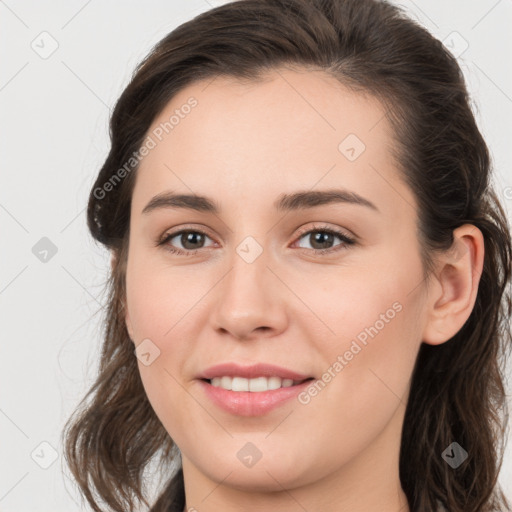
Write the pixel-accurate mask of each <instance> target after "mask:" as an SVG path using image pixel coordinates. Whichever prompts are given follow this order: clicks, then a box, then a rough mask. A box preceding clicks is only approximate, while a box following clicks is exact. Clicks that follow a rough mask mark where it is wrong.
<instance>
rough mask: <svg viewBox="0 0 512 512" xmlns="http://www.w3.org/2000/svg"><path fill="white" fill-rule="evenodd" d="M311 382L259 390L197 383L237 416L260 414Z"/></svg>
mask: <svg viewBox="0 0 512 512" xmlns="http://www.w3.org/2000/svg"><path fill="white" fill-rule="evenodd" d="M311 382H313V380H307V381H304V382H303V383H301V384H297V385H296V386H289V387H287V388H279V389H272V390H270V391H259V392H251V391H229V390H227V389H224V388H221V387H218V386H212V385H211V384H210V383H209V382H206V381H204V380H199V385H200V386H201V387H202V388H203V389H204V391H205V393H206V395H207V396H208V398H210V400H212V402H213V403H214V404H216V405H217V406H219V407H220V408H221V409H224V410H225V411H226V412H229V413H231V414H236V415H238V416H261V415H263V414H266V413H268V412H270V411H272V410H273V409H275V408H277V407H279V406H280V405H283V404H284V403H285V402H286V401H288V400H290V399H292V398H293V397H295V396H297V395H298V394H299V393H300V392H301V391H303V390H304V389H305V388H306V387H307V386H308V385H309V384H311Z"/></svg>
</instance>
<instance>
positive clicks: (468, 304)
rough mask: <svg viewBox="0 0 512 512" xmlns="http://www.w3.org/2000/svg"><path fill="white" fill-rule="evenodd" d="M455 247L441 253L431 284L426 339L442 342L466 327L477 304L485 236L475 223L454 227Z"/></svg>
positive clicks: (437, 342) (425, 340)
mask: <svg viewBox="0 0 512 512" xmlns="http://www.w3.org/2000/svg"><path fill="white" fill-rule="evenodd" d="M453 236H454V241H453V244H452V247H451V248H450V249H449V250H448V251H445V252H444V253H441V255H440V256H439V259H438V264H437V265H436V272H435V276H432V277H433V280H432V285H431V287H429V297H428V301H427V307H428V311H427V322H426V325H425V329H424V331H423V341H424V342H425V343H428V344H429V345H439V344H441V343H444V342H445V341H448V340H449V339H450V338H452V337H453V336H454V335H455V334H457V332H459V331H460V329H462V327H463V325H464V324H465V323H466V320H467V319H468V318H469V316H470V315H471V312H472V310H473V307H474V305H475V301H476V296H477V292H478V285H479V283H480V276H481V274H482V268H483V263H484V251H485V248H484V237H483V235H482V232H481V231H480V230H479V229H478V228H477V227H476V226H473V225H472V224H464V225H463V226H460V227H459V228H457V229H455V230H454V231H453Z"/></svg>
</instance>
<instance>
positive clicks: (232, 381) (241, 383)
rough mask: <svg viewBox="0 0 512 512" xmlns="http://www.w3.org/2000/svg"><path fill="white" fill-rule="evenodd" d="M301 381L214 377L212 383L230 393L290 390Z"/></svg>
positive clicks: (275, 378) (271, 378) (279, 378)
mask: <svg viewBox="0 0 512 512" xmlns="http://www.w3.org/2000/svg"><path fill="white" fill-rule="evenodd" d="M299 382H301V381H294V380H292V379H281V377H268V378H267V377H256V378H254V379H245V378H244V377H229V376H224V377H214V378H213V379H211V381H210V383H211V385H212V386H215V387H221V388H223V389H227V390H230V391H252V392H255V393H257V392H259V391H270V390H272V389H279V388H289V387H290V386H295V385H296V384H299Z"/></svg>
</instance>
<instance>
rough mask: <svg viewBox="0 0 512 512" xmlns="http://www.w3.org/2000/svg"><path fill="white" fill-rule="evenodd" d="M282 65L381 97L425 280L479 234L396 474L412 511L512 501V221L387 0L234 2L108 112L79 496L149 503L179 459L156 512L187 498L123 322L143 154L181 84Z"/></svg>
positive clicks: (480, 142) (454, 82)
mask: <svg viewBox="0 0 512 512" xmlns="http://www.w3.org/2000/svg"><path fill="white" fill-rule="evenodd" d="M280 66H296V67H297V68H304V69H316V70H323V71H325V72H326V73H328V74H330V75H331V76H333V77H335V78H336V79H338V80H339V82H340V83H342V84H344V85H345V86H348V87H350V88H352V89H354V90H359V91H362V92H368V93H370V94H373V95H375V96H376V97H377V98H379V99H380V100H381V101H382V103H383V104H384V105H385V107H386V108H387V117H388V119H389V121H390V122H391V123H392V126H393V129H394V134H395V138H396V145H395V146H396V147H395V152H396V155H395V157H396V160H397V162H398V164H399V166H400V169H401V171H402V174H403V178H404V180H405V181H406V183H407V184H408V185H409V187H410V188H411V190H412V191H413V193H414V195H415V197H416V199H417V203H418V218H419V226H418V233H419V238H420V241H421V247H422V258H423V262H424V270H425V276H427V277H428V276H429V275H430V272H431V270H432V262H433V258H434V255H435V253H436V252H438V251H444V250H447V249H449V248H450V247H451V245H452V242H453V230H454V229H455V228H457V227H459V226H461V225H463V224H465V223H470V224H473V225H475V226H477V227H478V228H479V229H480V230H481V231H482V233H483V236H484V239H485V259H484V267H483V273H482V275H481V279H480V284H479V289H478V295H477V298H476V303H475V306H474V308H473V311H472V313H471V315H470V317H469V319H468V320H467V322H466V323H465V325H464V326H463V327H462V328H461V330H460V331H459V332H458V333H457V334H456V335H455V336H454V337H453V338H452V339H450V340H449V341H448V342H446V343H443V344H441V345H438V346H432V345H427V344H424V343H423V344H422V345H421V347H420V350H419V353H418V356H417V361H416V365H415V368H414V371H413V376H412V381H411V389H410V394H409V400H408V403H407V408H406V414H405V420H404V425H403V430H402V438H401V449H400V467H399V473H400V480H401V484H402V488H403V490H404V492H405V494H406V496H407V499H408V502H409V507H410V510H411V511H421V512H424V511H425V510H429V511H430V510H435V509H436V506H437V504H439V503H441V504H442V505H443V506H444V507H446V508H447V509H448V510H450V512H458V511H461V512H462V511H464V512H485V511H497V510H501V511H502V510H504V508H503V507H504V506H506V507H507V510H510V505H509V504H508V502H507V500H506V498H505V496H504V495H503V493H502V491H501V489H500V490H499V492H498V491H497V488H499V486H498V483H497V478H498V474H499V470H500V468H501V458H502V443H503V440H504V438H505V432H506V425H507V421H508V410H507V403H506V400H505V391H504V381H503V372H504V366H503V368H502V367H500V364H503V365H505V364H506V356H507V355H508V351H509V350H510V348H511V346H512V343H511V341H512V340H511V335H510V332H509V331H508V328H507V319H508V318H509V316H510V313H511V308H512V301H511V293H510V289H509V285H510V266H511V252H512V246H511V238H510V230H509V226H508V223H507V219H506V215H505V213H504V211H503V209H502V207H501V205H500V203H499V201H498V199H497V197H496V194H495V192H494V191H493V188H492V183H491V174H490V172H491V165H490V156H489V152H488V148H487V146H486V143H485V141H484V139H483V138H482V135H481V133H480V131H479V130H478V127H477V125H476V122H475V119H474V116H473V114H472V111H471V109H470V98H469V96H468V92H467V90H466V86H465V82H464V77H463V74H462V72H461V70H460V68H459V66H458V64H457V61H456V60H455V58H454V57H453V56H452V55H451V54H450V53H449V52H448V51H447V50H446V49H445V48H444V47H443V45H442V44H441V42H439V41H438V40H437V39H435V38H434V37H432V36H431V35H430V34H429V33H428V31H427V30H425V29H424V28H423V27H421V26H420V25H418V24H417V23H415V22H414V21H412V20H411V19H410V18H408V17H407V16H406V15H405V14H404V13H403V12H402V11H401V10H400V9H399V8H398V7H396V6H393V5H391V4H390V3H388V2H385V1H377V0H293V1H290V0H241V1H236V2H232V3H228V4H225V5H222V6H220V7H217V8H215V9H211V10H209V11H207V12H205V13H203V14H201V15H199V16H197V17H195V18H194V19H192V20H191V21H189V22H187V23H184V24H182V25H180V26H179V27H178V28H176V29H175V30H174V31H172V32H171V33H170V34H169V35H167V36H166V37H165V38H164V39H162V40H161V41H160V42H159V43H158V44H157V45H156V46H155V47H154V48H153V49H152V51H151V52H150V53H149V55H148V56H147V57H146V58H145V59H144V60H143V62H142V63H141V64H140V65H139V66H138V67H137V69H136V70H135V72H134V75H133V77H132V80H131V82H130V83H129V85H128V86H127V87H126V89H125V90H124V92H123V93H122V95H121V97H120V98H119V100H118V101H117V104H116V106H115V109H114V111H113V113H112V117H111V121H110V137H111V148H110V152H109V154H108V156H107V158H106V161H105V163H104V165H103V167H102V168H101V170H100V172H99V175H98V177H97V179H96V182H95V183H94V186H93V189H92V190H91V194H90V197H89V204H88V211H87V220H88V226H89V229H90V232H91V233H92V236H93V237H94V238H95V239H96V240H97V241H98V242H100V243H102V244H104V245H105V246H106V247H107V248H108V249H110V250H112V252H113V253H114V254H115V255H116V256H117V258H116V261H115V265H114V268H113V271H112V274H111V276H110V278H109V281H108V293H109V295H108V299H109V302H108V307H107V311H106V322H105V337H104V344H103V348H102V353H101V360H100V368H99V374H98V377H97V380H96V382H95V383H94V385H93V386H92V388H91V389H90V391H89V392H88V394H87V395H86V397H85V398H84V399H83V401H82V402H81V404H80V407H79V408H78V409H77V411H76V412H75V414H74V415H73V416H72V417H71V418H70V419H69V420H68V423H67V425H66V429H65V433H64V437H65V455H66V459H67V462H68V464H69V466H70V469H71V471H72V473H73V475H74V477H75V478H76V481H77V483H78V485H79V486H80V489H81V491H82V493H83V495H84V496H85V498H86V499H87V500H88V502H89V503H90V505H91V506H92V508H93V509H94V510H95V511H100V510H102V508H100V504H99V503H100V500H102V501H103V502H104V503H105V504H106V505H107V506H108V507H109V510H110V509H111V510H114V511H119V512H121V511H126V510H132V509H133V507H134V504H135V503H136V502H143V503H145V504H146V505H148V502H147V499H146V496H145V487H144V486H145V480H144V473H145V471H146V470H147V468H148V464H149V463H150V462H152V461H155V460H158V461H159V462H160V465H159V468H161V469H162V474H163V470H164V468H169V467H170V466H169V463H171V462H174V463H177V468H178V471H177V472H176V473H175V474H169V477H168V478H169V479H168V481H167V482H166V483H165V486H164V488H163V490H162V493H161V495H160V498H159V500H158V501H157V503H156V504H153V508H152V509H151V510H153V511H154V512H156V511H164V510H169V508H170V506H171V505H172V504H173V503H174V506H176V507H177V508H178V509H179V510H181V508H183V506H184V489H183V474H182V471H181V465H180V452H179V450H178V449H177V446H176V445H175V444H174V443H173V441H172V439H171V438H170V436H169V435H168V433H167V432H166V431H165V429H164V427H163V426H162V424H161V423H160V421H159V420H158V418H157V417H156V415H155V413H154V411H153V409H152V407H151V405H150V403H149V401H148V399H147V397H146V394H145V392H144V389H143V386H142V382H141V379H140V375H139V372H138V368H137V360H136V357H135V355H134V346H133V343H132V341H131V340H130V338H129V336H128V333H127V330H126V325H125V321H124V301H125V275H126V258H127V250H128V249H127V247H128V236H129V224H130V205H131V197H132V191H133V185H134V177H135V174H136V170H137V162H136V159H134V158H132V157H133V155H134V153H136V152H137V151H138V149H139V148H140V147H141V145H142V143H143V142H144V140H145V137H146V134H147V131H148V129H149V127H150V126H151V124H152V122H153V120H154V119H155V118H156V116H157V115H158V114H159V113H160V112H161V111H162V109H163V108H164V107H165V106H166V104H167V103H168V102H169V101H170V100H171V99H172V98H173V97H174V96H175V94H176V93H177V92H178V91H180V90H182V89H184V88H185V87H187V86H188V85H190V84H192V83H193V82H195V81H198V80H202V79H214V78H215V77H217V76H221V75H224V76H231V77H235V78H237V79H239V80H246V81H256V80H258V79H259V78H261V77H262V76H264V73H265V72H267V71H272V70H273V69H278V68H279V67H280ZM127 162H129V164H128V166H126V165H125V164H126V163H127ZM121 168H123V169H124V170H125V172H121ZM107 183H109V184H110V185H109V186H107ZM453 441H456V442H457V443H459V444H460V445H461V446H462V447H463V448H464V449H465V450H466V451H467V452H468V455H469V456H468V458H467V459H466V460H465V462H464V463H463V464H462V465H461V466H460V467H458V468H457V469H456V470H455V469H453V468H452V467H450V466H449V465H448V464H447V463H446V462H445V461H444V460H443V458H442V457H441V453H442V452H443V451H444V450H445V448H447V447H448V446H449V445H450V444H451V443H452V442H453Z"/></svg>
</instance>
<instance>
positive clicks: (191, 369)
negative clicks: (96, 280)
mask: <svg viewBox="0 0 512 512" xmlns="http://www.w3.org/2000/svg"><path fill="white" fill-rule="evenodd" d="M191 96H193V97H194V98H196V99H197V101H198V105H197V106H196V107H195V108H194V109H192V111H191V112H190V114H189V115H188V116H184V118H183V119H180V122H179V124H178V125H177V126H175V127H174V129H173V130H172V131H169V133H168V134H167V135H166V136H165V137H164V138H163V139H162V140H161V141H160V142H159V143H158V144H157V145H156V147H155V148H154V149H152V150H151V151H150V152H149V154H148V155H147V156H146V157H145V158H144V159H143V160H142V162H141V166H140V168H139V170H138V171H137V179H136V183H135V187H134V191H133V199H132V209H131V221H130V222H131V224H130V241H129V251H128V262H127V276H126V284H127V296H126V305H127V314H126V325H127V328H128V332H129V333H130V337H131V339H132V340H133V341H134V344H135V345H136V346H138V345H139V344H140V343H141V342H142V341H143V340H145V339H147V338H149V339H150V340H151V342H152V343H154V345H156V346H157V347H158V349H159V350H160V355H159V356H158V357H157V358H156V359H155V360H154V361H153V362H152V363H151V364H150V365H148V366H146V365H144V364H142V363H141V361H139V371H140V375H141V378H142V382H143V384H144V388H145V390H146V393H147V396H148V398H149V400H150V402H151V404H152V406H153V408H154V410H155V412H156V414H157V415H158V417H159V419H160V420H161V422H162V424H163V426H164V427H165V429H166V430H167V432H168V433H169V435H170V436H171V437H172V439H173V440H174V441H175V442H176V443H177V445H178V446H179V448H180V450H181V454H182V461H183V471H184V480H185V492H186V500H187V504H186V509H187V510H198V511H201V512H213V511H219V510H222V511H225V512H230V511H239V510H245V511H266V510H273V511H278V512H279V511H290V512H291V511H295V510H297V511H298V510H304V509H305V510H322V511H323V512H334V511H340V510H350V511H351V512H363V511H364V512H367V511H375V510H379V511H380V512H391V511H393V512H395V511H396V512H398V511H402V512H406V511H408V510H409V508H408V505H407V500H406V498H405V494H404V493H403V491H402V489H401V486H400V480H399V472H398V460H399V459H398V457H399V448H400V435H401V429H402V424H403V416H404V412H405V405H406V403H407V396H408V391H409V385H410V378H411V374H412V370H413V366H414V362H415V359H416V356H417V353H418V350H419V347H420V344H421V342H422V341H423V342H425V343H430V344H440V343H443V342H445V341H447V340H448V339H450V337H451V336H453V335H454V334H455V333H456V332H457V331H459V330H460V328H461V327H462V326H463V324H464V322H465V321H466V320H467V318H468V317H469V315H470V313H471V310H472V308H473V305H474V302H475V298H476V293H477V289H478V281H479V277H480V274H481V271H482V264H483V252H484V249H483V237H482V234H481V232H480V231H479V230H478V229H477V228H476V227H474V226H472V225H464V226H462V227H460V228H458V229H457V230H455V232H454V235H455V243H454V248H453V250H452V251H449V252H447V253H443V254H439V255H438V256H437V259H436V271H435V275H434V277H433V279H431V280H430V281H425V280H423V279H422V276H423V269H422V265H421V260H420V246H419V242H418V239H417V236H416V223H417V209H416V201H415V198H414V197H413V195H412V192H411V191H410V190H409V188H408V187H407V186H406V185H405V184H404V183H403V182H402V181H401V179H400V175H399V172H398V169H397V165H396V164H395V162H394V161H393V159H392V156H391V150H390V148H391V146H392V145H393V144H394V141H393V132H392V130H391V127H390V125H389V124H388V122H387V119H386V118H385V117H384V113H385V110H384V108H383V106H382V105H381V104H380V103H379V102H378V101H377V100H376V99H375V98H372V97H370V96H364V95H363V94H362V93H355V92H353V91H350V90H348V89H347V88H345V87H344V86H341V85H340V84H339V83H338V82H337V81H335V80H334V79H333V78H331V77H328V76H327V75H325V74H323V73H322V72H317V71H314V72H313V71H307V72H305V70H299V69H295V70H292V69H285V68H282V69H279V70H275V71H273V72H272V73H269V74H268V75H267V77H266V80H265V81H262V82H258V83H251V84H242V83H239V82H237V81H235V80H234V79H228V78H216V79H215V80H213V81H211V80H208V81H207V82H198V83H195V84H193V85H191V86H189V87H187V88H186V89H184V90H182V91H181V92H180V93H179V94H177V95H176V96H175V97H174V98H173V99H172V101H171V102H170V103H169V104H168V105H167V106H166V108H165V110H164V111H163V112H162V113H161V114H160V115H159V116H158V117H157V118H156V119H155V120H154V122H153V125H152V127H151V128H150V130H149V131H148V134H149V133H151V131H152V130H153V129H155V128H156V127H158V125H159V124H160V123H161V122H164V121H166V120H168V119H169V117H170V116H171V115H172V113H173V112H174V110H175V109H177V108H180V107H181V106H182V105H184V104H185V103H186V102H187V100H188V99H189V98H190V97H191ZM348 134H356V135H357V137H358V138H359V139H360V140H361V141H363V143H364V144H365V146H366V149H365V151H364V152H363V153H362V154H360V156H359V157H358V158H357V159H356V160H354V161H349V160H348V159H347V158H346V157H345V156H344V155H343V154H342V153H341V152H340V151H339V150H338V145H339V144H340V142H341V141H343V139H344V138H345V137H346V136H347V135H348ZM341 187H342V188H345V189H347V190H349V191H353V192H355V193H357V194H359V195H361V196H363V197H364V198H366V199H368V200H369V201H371V202H372V203H374V204H375V206H376V207H377V208H378V211H374V210H373V209H371V208H367V207H365V206H361V205H356V204H348V203H347V204H343V203H333V204H327V205H321V206H316V207H314V208H308V209H302V210H299V211H291V212H279V213H278V212H276V211H275V210H274V209H273V206H272V204H273V202H274V201H275V200H276V199H277V198H278V197H279V196H280V195H281V194H282V193H285V192H286V193H292V192H295V191H298V190H301V191H308V190H320V189H322V190H323V189H329V188H341ZM168 190H172V191H175V192H180V193H192V192H193V193H196V194H200V195H205V196H208V197H211V198H212V199H214V200H215V201H216V202H217V203H218V204H219V205H220V207H221V212H220V213H219V214H218V215H215V214H212V213H205V212H197V211H192V210H187V209H178V208H162V209H159V210H154V211H153V212H151V213H150V214H142V210H143V208H144V206H145V205H146V204H147V203H148V202H149V201H150V199H151V198H152V197H153V196H155V195H157V194H159V193H161V192H164V191H168ZM319 224H320V225H322V226H324V225H325V226H327V227H329V228H331V229H337V230H340V231H342V232H344V233H345V234H348V235H351V236H352V237H354V238H355V240H356V244H354V245H350V246H345V247H344V248H343V249H341V250H339V251H337V252H336V251H335V252H333V251H331V253H330V254H329V253H326V252H325V251H324V252H323V253H322V252H321V251H320V250H319V249H318V247H319V245H318V243H317V244H315V239H314V237H313V234H314V233H309V234H305V235H301V234H300V233H299V231H298V230H299V228H304V229H306V228H307V229H308V230H315V228H316V227H317V226H318V225H319ZM185 228H187V229H200V230H202V231H205V232H206V233H207V236H206V237H205V238H204V239H201V238H198V239H196V241H192V244H190V245H188V246H186V247H185V246H184V245H182V243H183V239H182V238H181V237H180V236H177V237H174V238H173V239H172V241H168V242H167V244H168V245H171V244H172V245H173V246H174V247H177V248H180V249H182V250H184V251H186V250H187V247H189V249H188V250H189V251H190V250H191V249H190V248H193V247H196V248H198V249H199V251H198V252H197V253H196V254H194V255H191V256H185V255H177V254H172V253H170V252H169V251H167V250H165V248H164V246H160V247H157V246H156V242H157V240H158V239H159V237H162V236H163V235H164V234H166V233H171V232H178V231H179V230H180V229H185ZM248 236H251V237H253V238H254V239H255V240H256V241H257V243H258V244H259V246H260V247H261V249H262V253H261V254H260V256H259V257H257V258H256V259H255V260H254V261H253V262H252V263H248V262H247V261H245V260H244V259H243V258H242V257H240V256H239V254H238V253H237V252H236V248H237V246H238V245H239V244H240V243H241V242H242V241H243V240H244V239H245V238H246V237H248ZM299 237H300V238H299ZM185 243H186V240H185ZM343 243H344V242H343V241H342V240H340V239H339V238H337V236H335V237H334V238H332V239H331V242H330V245H326V246H325V247H326V248H329V247H331V248H337V247H338V246H340V244H343ZM394 303H395V304H396V303H399V305H400V306H401V310H400V312H397V313H396V315H394V318H393V319H392V320H389V321H388V322H387V323H385V326H384V327H383V328H382V329H380V330H379V332H378V334H377V335H375V336H374V337H373V338H369V340H368V343H367V345H365V346H363V348H362V350H361V351H359V352H358V353H357V355H355V356H354V357H353V359H352V360H351V361H349V362H348V363H347V364H346V365H345V366H344V367H343V369H342V370H341V371H339V372H338V373H336V374H335V377H334V378H332V380H331V381H330V382H329V383H328V384H327V385H326V386H325V388H324V389H322V390H321V392H319V393H318V394H317V396H315V397H313V398H311V400H310V402H309V403H307V404H301V403H299V402H298V401H297V400H291V401H288V402H286V403H285V404H284V405H282V406H281V407H279V408H277V409H275V410H273V411H271V412H270V413H268V414H266V415H263V416H253V417H241V416H236V415H233V414H230V413H227V412H224V411H223V410H220V409H219V408H217V407H216V406H215V405H214V404H213V403H211V402H210V401H209V400H208V399H207V397H206V396H205V395H204V394H203V393H202V390H201V388H200V386H199V384H198V381H197V380H196V379H195V376H196V375H197V373H198V372H200V371H202V370H204V369H206V368H207V367H209V366H211V365H213V364H217V363H220V362H225V361H236V362H238V363H240V364H251V363H254V362H270V363H274V364H277V365H280V366H284V367H287V368H290V369H292V370H295V371H298V372H301V373H305V374H307V375H312V376H315V377H316V378H317V379H321V378H322V375H323V374H324V373H325V372H326V371H327V369H328V368H329V367H331V368H332V366H333V363H334V362H335V361H336V360H337V357H338V355H343V354H344V353H345V352H346V351H347V350H348V349H349V348H350V346H351V343H352V341H353V340H354V339H356V337H357V335H358V334H360V333H361V332H362V331H364V330H365V328H368V327H370V326H374V325H375V324H376V321H377V320H379V318H381V316H380V315H381V314H385V313H386V311H388V310H389V309H390V308H391V309H392V305H393V304H394ZM247 442H251V443H253V444H254V445H255V446H256V447H257V448H258V450H259V451H260V452H261V454H262V458H261V459H260V460H259V461H258V462H257V463H256V464H255V465H254V466H252V467H246V466H245V465H244V464H242V463H241V461H240V460H239V459H238V457H237V452H238V451H239V450H240V449H241V448H242V447H243V446H244V445H245V444H246V443H247ZM192 507H193V508H192Z"/></svg>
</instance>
